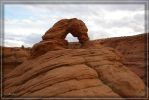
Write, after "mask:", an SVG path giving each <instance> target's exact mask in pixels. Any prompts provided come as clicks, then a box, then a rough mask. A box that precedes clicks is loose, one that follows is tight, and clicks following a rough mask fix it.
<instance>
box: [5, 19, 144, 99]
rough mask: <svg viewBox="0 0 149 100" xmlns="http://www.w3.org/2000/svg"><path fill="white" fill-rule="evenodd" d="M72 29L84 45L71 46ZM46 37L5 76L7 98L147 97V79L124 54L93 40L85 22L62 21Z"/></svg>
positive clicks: (74, 20) (76, 20)
mask: <svg viewBox="0 0 149 100" xmlns="http://www.w3.org/2000/svg"><path fill="white" fill-rule="evenodd" d="M82 27H83V28H82ZM69 32H71V33H72V34H73V36H76V37H78V39H79V42H80V43H81V44H82V45H83V48H82V47H81V48H79V49H71V48H69V47H70V46H69V45H67V43H68V42H67V41H65V37H66V35H67V34H68V33H69ZM42 38H43V40H42V41H41V42H40V43H37V44H35V45H34V47H33V48H32V50H31V54H32V59H28V60H27V61H25V62H24V63H22V64H21V65H19V66H17V67H16V68H15V69H14V70H12V71H11V72H10V73H8V74H7V75H5V76H4V79H3V80H4V96H5V97H99V98H108V97H109V98H111V97H113V98H123V97H126V98H128V97H135V98H137V97H140V98H141V97H145V94H146V86H145V84H144V82H143V81H142V80H141V78H140V77H139V76H137V75H136V74H135V73H134V72H132V71H131V70H130V69H129V68H127V67H126V66H125V65H124V64H123V59H122V58H123V56H122V55H120V53H119V52H117V51H116V50H115V49H113V48H111V47H105V46H102V45H100V44H99V43H96V42H89V41H88V40H89V38H88V36H87V28H86V26H85V24H84V23H83V22H82V21H80V20H78V19H64V20H61V21H59V22H57V23H56V24H54V26H53V27H52V28H51V29H49V30H48V31H47V32H46V34H45V35H44V36H43V37H42ZM100 43H101V42H100ZM65 48H69V49H65Z"/></svg>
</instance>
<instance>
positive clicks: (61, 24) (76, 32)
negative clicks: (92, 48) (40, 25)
mask: <svg viewBox="0 0 149 100" xmlns="http://www.w3.org/2000/svg"><path fill="white" fill-rule="evenodd" d="M87 31H88V29H87V27H86V25H85V23H84V22H83V21H81V20H79V19H76V18H73V19H62V20H60V21H58V22H57V23H55V24H54V25H53V27H52V28H50V29H49V30H48V31H47V32H46V33H45V34H44V35H43V36H42V41H41V42H39V43H37V44H35V45H34V46H33V48H32V50H31V58H34V57H37V56H40V55H42V54H44V53H46V52H48V51H51V50H60V49H66V48H68V42H67V40H65V37H66V35H67V34H68V33H71V34H72V35H73V36H74V37H77V38H78V40H79V42H80V43H81V44H82V45H84V44H85V43H86V41H88V40H89V37H88V35H87Z"/></svg>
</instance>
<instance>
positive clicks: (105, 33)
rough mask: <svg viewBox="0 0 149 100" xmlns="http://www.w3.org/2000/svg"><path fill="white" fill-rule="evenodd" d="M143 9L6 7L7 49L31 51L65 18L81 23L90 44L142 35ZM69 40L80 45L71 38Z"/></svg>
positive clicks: (138, 6) (122, 6)
mask: <svg viewBox="0 0 149 100" xmlns="http://www.w3.org/2000/svg"><path fill="white" fill-rule="evenodd" d="M144 8H145V7H144V5H143V4H6V5H5V7H4V19H5V20H4V46H8V47H20V46H21V45H24V46H25V47H31V46H33V45H34V44H35V43H38V42H39V41H41V40H42V39H41V37H42V36H43V35H44V33H45V32H46V31H47V30H48V29H49V28H51V27H52V26H53V24H54V23H56V22H57V21H59V20H61V19H65V18H78V19H81V20H82V21H83V22H84V23H85V24H86V26H87V28H88V35H89V38H90V40H96V39H102V38H110V37H119V36H131V35H136V34H141V33H144V32H145V20H144V16H145V9H144ZM66 40H68V41H69V42H77V41H78V40H77V38H76V37H73V36H72V35H71V34H68V35H67V37H66Z"/></svg>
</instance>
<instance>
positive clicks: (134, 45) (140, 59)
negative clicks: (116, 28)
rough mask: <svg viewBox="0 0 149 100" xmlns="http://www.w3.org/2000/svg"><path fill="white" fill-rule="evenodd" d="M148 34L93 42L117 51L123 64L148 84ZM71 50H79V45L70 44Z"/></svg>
mask: <svg viewBox="0 0 149 100" xmlns="http://www.w3.org/2000/svg"><path fill="white" fill-rule="evenodd" d="M147 34H148V33H144V34H139V35H135V36H126V37H114V38H107V39H99V40H93V41H91V42H92V44H96V45H103V46H105V47H111V48H114V49H115V50H117V51H118V52H119V53H120V54H121V56H122V59H123V61H122V63H123V64H124V65H125V66H126V67H128V68H129V69H130V70H131V71H133V72H135V73H136V74H137V75H138V76H139V77H140V78H141V79H143V81H144V82H145V84H146V81H147V65H146V63H147V52H149V51H147V41H146V39H147ZM69 48H72V49H79V48H80V44H79V43H76V42H74V43H70V44H69Z"/></svg>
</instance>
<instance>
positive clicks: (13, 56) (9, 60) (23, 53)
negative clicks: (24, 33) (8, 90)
mask: <svg viewBox="0 0 149 100" xmlns="http://www.w3.org/2000/svg"><path fill="white" fill-rule="evenodd" d="M2 50H3V52H2V53H1V54H2V57H3V66H2V67H3V69H4V74H7V73H9V72H10V71H12V70H13V69H14V68H16V67H17V66H18V65H20V64H22V63H23V62H24V61H26V60H27V59H28V57H29V54H30V52H29V51H30V49H27V48H19V47H15V48H11V47H3V48H2Z"/></svg>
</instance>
